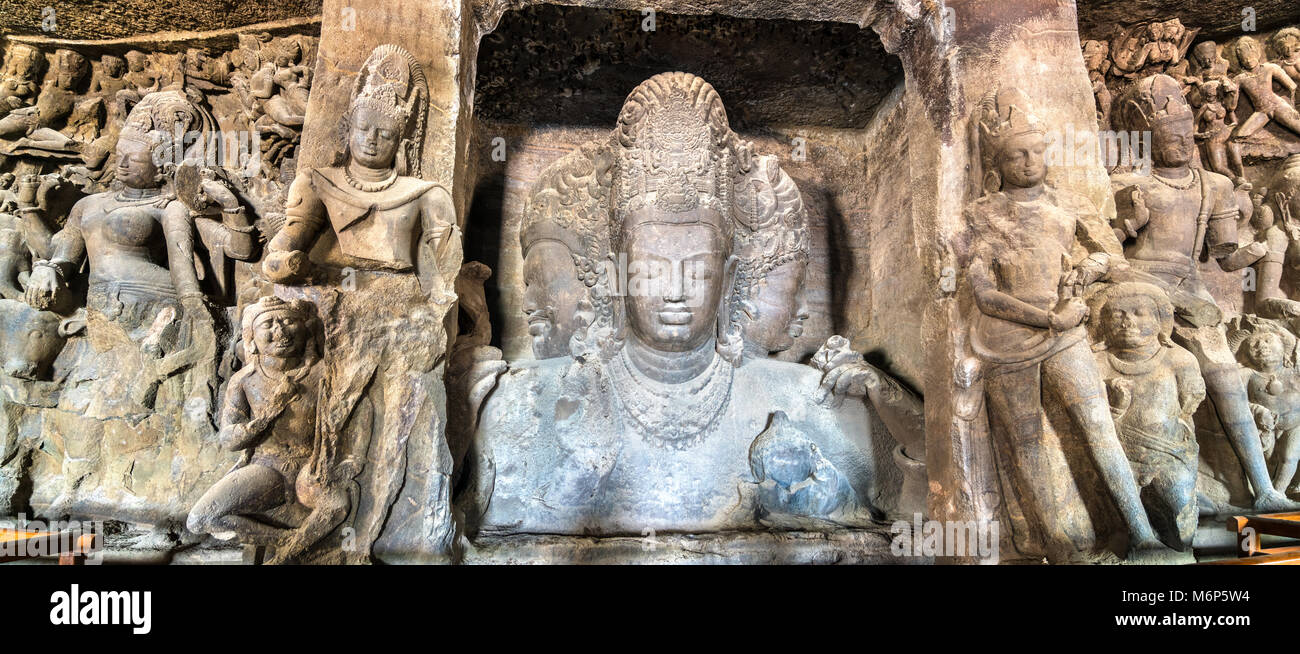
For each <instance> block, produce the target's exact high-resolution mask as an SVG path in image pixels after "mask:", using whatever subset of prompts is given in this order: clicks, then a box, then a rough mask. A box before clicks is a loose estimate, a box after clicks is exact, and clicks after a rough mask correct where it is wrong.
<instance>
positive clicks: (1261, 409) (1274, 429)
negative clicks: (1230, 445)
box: [1229, 317, 1300, 493]
mask: <svg viewBox="0 0 1300 654" xmlns="http://www.w3.org/2000/svg"><path fill="white" fill-rule="evenodd" d="M1244 320H1247V321H1251V322H1254V325H1253V328H1252V326H1245V327H1243V328H1241V329H1238V330H1235V331H1234V332H1233V333H1232V334H1231V335H1230V337H1229V344H1235V345H1236V346H1237V347H1236V350H1237V358H1238V360H1240V361H1241V363H1242V366H1243V367H1242V369H1241V376H1242V381H1244V382H1245V384H1246V392H1247V393H1248V394H1249V395H1250V408H1251V413H1253V414H1254V415H1255V421H1256V425H1258V426H1259V434H1260V440H1261V443H1260V445H1261V447H1262V448H1263V450H1264V456H1265V457H1266V458H1267V459H1268V460H1269V468H1270V471H1271V472H1272V476H1273V487H1274V488H1275V489H1277V491H1278V492H1280V493H1287V492H1292V493H1294V492H1297V491H1300V482H1296V483H1295V484H1293V483H1292V482H1293V480H1294V478H1295V476H1296V465H1297V462H1298V461H1300V370H1298V369H1297V368H1296V362H1295V350H1296V340H1295V337H1294V336H1292V335H1291V334H1290V333H1289V332H1287V331H1286V330H1285V329H1282V328H1281V327H1278V326H1276V325H1274V324H1273V323H1271V322H1269V321H1266V320H1261V319H1253V320H1252V319H1251V318H1250V317H1247V318H1245V319H1244Z"/></svg>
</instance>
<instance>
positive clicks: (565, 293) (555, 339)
mask: <svg viewBox="0 0 1300 654" xmlns="http://www.w3.org/2000/svg"><path fill="white" fill-rule="evenodd" d="M585 290H586V287H585V286H583V284H582V281H581V280H579V279H578V273H577V269H576V268H574V266H573V257H572V255H571V254H570V253H569V248H568V246H566V245H565V244H563V243H561V242H559V241H556V240H550V239H546V240H541V241H538V242H536V243H534V244H533V245H532V246H531V247H529V248H528V249H527V252H526V253H525V254H524V304H523V309H524V314H525V316H526V317H527V320H528V335H529V336H531V337H532V339H533V355H534V356H536V357H537V358H539V359H550V358H554V357H560V356H568V354H569V339H571V338H572V337H573V333H574V331H575V330H576V329H577V327H578V325H577V314H578V304H579V302H580V300H581V299H582V295H583V293H584V291H585Z"/></svg>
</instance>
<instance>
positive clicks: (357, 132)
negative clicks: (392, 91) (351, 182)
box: [348, 104, 402, 170]
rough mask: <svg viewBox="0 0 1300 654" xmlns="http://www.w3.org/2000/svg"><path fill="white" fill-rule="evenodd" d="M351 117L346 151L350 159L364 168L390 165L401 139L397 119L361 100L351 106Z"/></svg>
mask: <svg viewBox="0 0 1300 654" xmlns="http://www.w3.org/2000/svg"><path fill="white" fill-rule="evenodd" d="M351 121H352V124H351V129H349V130H348V153H349V154H350V155H351V156H352V160H353V161H355V162H357V163H358V164H360V165H362V166H365V167H366V168H372V169H376V170H385V169H388V168H392V167H393V159H394V158H395V157H396V156H397V148H398V146H400V145H401V143H402V123H401V121H399V120H398V119H397V118H396V117H394V116H389V115H388V114H386V113H384V112H382V111H378V110H376V109H374V108H373V107H369V106H367V105H365V104H361V105H358V106H357V107H356V108H355V109H354V110H353V112H352V116H351Z"/></svg>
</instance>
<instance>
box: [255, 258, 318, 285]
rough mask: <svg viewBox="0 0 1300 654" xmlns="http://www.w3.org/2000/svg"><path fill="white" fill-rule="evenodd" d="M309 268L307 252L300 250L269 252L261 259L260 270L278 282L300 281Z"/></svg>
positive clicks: (305, 275)
mask: <svg viewBox="0 0 1300 654" xmlns="http://www.w3.org/2000/svg"><path fill="white" fill-rule="evenodd" d="M310 270H311V262H310V261H308V260H307V253H305V252H303V251H301V250H288V251H275V252H270V253H268V254H267V255H266V259H265V260H264V261H262V272H263V273H265V274H266V276H267V278H269V279H270V280H271V281H273V282H276V283H279V284H287V283H292V282H297V281H302V280H303V279H305V278H306V277H307V273H308V271H310Z"/></svg>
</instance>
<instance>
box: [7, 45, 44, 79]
mask: <svg viewBox="0 0 1300 654" xmlns="http://www.w3.org/2000/svg"><path fill="white" fill-rule="evenodd" d="M20 63H21V64H22V65H24V66H30V67H31V68H30V69H29V72H30V74H31V75H32V76H33V78H35V77H38V76H39V75H40V74H41V67H42V66H43V64H44V63H45V55H43V54H41V51H40V50H38V49H37V48H35V47H34V46H30V45H27V44H26V43H15V44H13V45H11V46H9V53H8V55H7V56H6V58H5V67H4V72H6V73H8V72H10V71H11V70H13V69H14V68H15V66H16V65H18V64H20Z"/></svg>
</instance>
